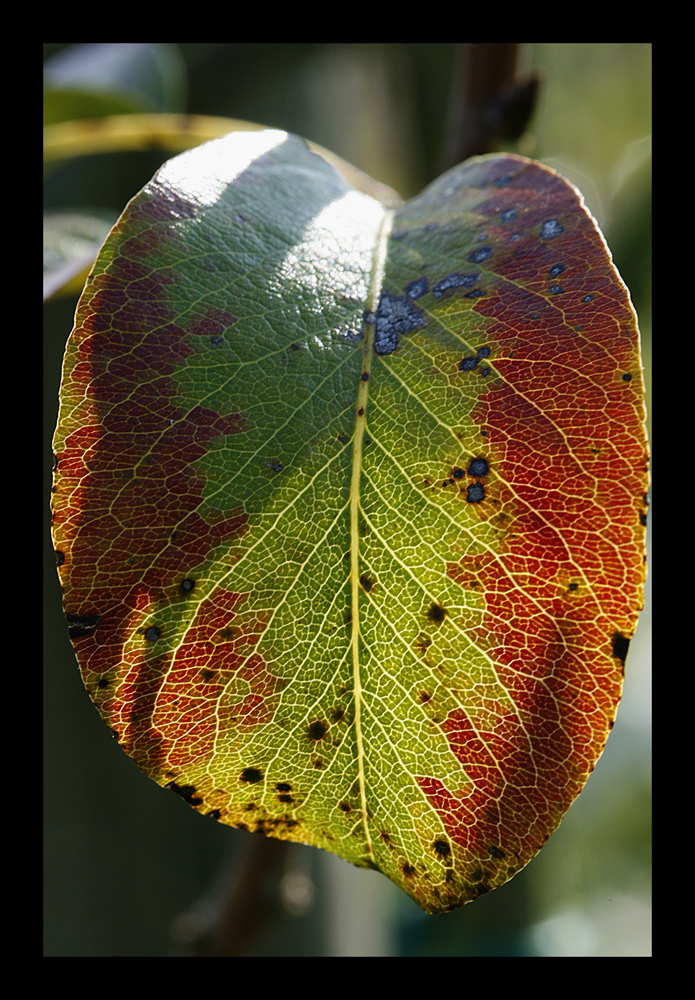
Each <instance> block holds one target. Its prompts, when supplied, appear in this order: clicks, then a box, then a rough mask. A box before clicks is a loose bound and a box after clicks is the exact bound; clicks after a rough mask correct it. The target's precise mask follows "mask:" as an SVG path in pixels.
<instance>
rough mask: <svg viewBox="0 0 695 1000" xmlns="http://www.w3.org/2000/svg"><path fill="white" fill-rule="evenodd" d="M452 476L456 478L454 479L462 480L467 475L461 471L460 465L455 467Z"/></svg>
mask: <svg viewBox="0 0 695 1000" xmlns="http://www.w3.org/2000/svg"><path fill="white" fill-rule="evenodd" d="M451 474H452V476H453V477H454V479H461V478H462V477H463V476H465V474H466V473H465V472H464V470H463V469H460V468H459V467H458V465H455V466H454V468H453V469H452V472H451Z"/></svg>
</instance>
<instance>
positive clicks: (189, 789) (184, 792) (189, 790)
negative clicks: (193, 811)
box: [164, 781, 203, 806]
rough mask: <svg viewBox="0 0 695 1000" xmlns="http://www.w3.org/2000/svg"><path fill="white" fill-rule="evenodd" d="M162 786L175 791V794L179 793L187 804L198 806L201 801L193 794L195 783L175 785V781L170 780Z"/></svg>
mask: <svg viewBox="0 0 695 1000" xmlns="http://www.w3.org/2000/svg"><path fill="white" fill-rule="evenodd" d="M164 787H165V788H168V789H170V791H172V792H176V794H177V795H180V796H181V798H182V799H184V800H185V801H186V802H187V803H188V804H189V806H199V805H200V804H201V802H202V801H203V800H202V799H201V798H199V797H198V796H197V795H196V794H195V785H177V784H176V782H175V781H170V782H169V784H168V785H165V786H164Z"/></svg>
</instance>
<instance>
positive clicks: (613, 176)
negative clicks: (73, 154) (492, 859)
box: [44, 42, 652, 957]
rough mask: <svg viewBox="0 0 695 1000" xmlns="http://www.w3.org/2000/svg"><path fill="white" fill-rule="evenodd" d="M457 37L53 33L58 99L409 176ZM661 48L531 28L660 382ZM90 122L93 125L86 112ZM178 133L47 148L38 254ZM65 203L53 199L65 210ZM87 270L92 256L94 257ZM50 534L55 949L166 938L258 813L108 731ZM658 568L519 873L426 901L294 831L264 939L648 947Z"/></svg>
mask: <svg viewBox="0 0 695 1000" xmlns="http://www.w3.org/2000/svg"><path fill="white" fill-rule="evenodd" d="M461 53H462V47H461V46H459V45H457V44H449V43H426V44H416V43H412V44H410V43H402V44H401V43H390V44H382V43H369V44H367V43H361V44H357V43H274V44H262V43H238V44H235V43H177V44H130V43H126V44H110V43H100V44H94V45H73V44H69V43H55V44H53V43H47V44H45V46H44V123H45V124H47V125H51V124H58V123H61V122H66V121H70V120H78V119H94V118H100V117H102V116H105V115H115V114H119V115H123V114H127V115H130V114H142V113H152V112H176V113H187V114H195V115H220V116H224V117H228V118H236V119H243V120H246V121H250V122H255V123H259V124H263V125H266V126H269V127H274V128H280V129H284V130H287V131H291V132H297V133H299V134H300V135H303V136H305V137H306V138H307V139H310V140H313V141H314V142H316V143H318V144H320V145H321V146H323V147H324V148H326V149H328V150H331V151H333V152H334V153H336V154H338V155H339V156H341V157H343V158H344V159H345V160H347V161H348V162H349V163H352V164H354V165H355V166H357V167H359V168H361V169H362V170H364V171H365V172H366V173H367V174H369V175H371V176H372V177H374V178H375V179H377V180H379V181H382V182H384V183H386V184H388V185H390V186H391V187H392V188H394V189H395V190H397V191H398V192H399V193H400V194H401V195H402V197H403V198H408V197H410V196H411V195H413V194H416V193H417V192H418V191H420V190H421V189H422V187H423V186H424V185H425V184H427V183H428V182H429V181H431V180H432V179H434V178H435V177H436V176H437V175H438V174H439V173H440V172H441V166H442V151H443V148H444V142H445V135H446V130H447V127H448V124H447V123H448V121H449V120H450V118H449V116H450V112H451V101H452V93H453V92H454V88H453V86H452V81H453V80H454V77H455V75H456V73H457V72H458V69H457V67H458V64H459V61H460V59H461ZM651 61H652V48H651V44H649V43H644V42H630V43H627V42H626V43H612V42H611V43H539V44H529V45H525V46H523V49H522V59H521V63H520V66H519V73H520V74H521V75H524V74H528V73H532V72H534V73H536V74H537V75H538V78H539V80H540V86H539V90H538V95H537V100H536V104H535V111H534V114H533V116H532V118H531V120H530V122H529V125H528V127H527V129H526V131H525V132H524V134H523V136H521V138H520V139H519V140H518V141H514V142H507V143H503V144H501V145H500V146H499V148H506V149H510V150H512V151H516V152H521V153H523V154H524V155H527V156H531V157H534V158H536V159H539V160H543V161H544V162H545V163H548V164H549V165H551V166H552V167H554V168H555V169H557V170H558V171H560V173H562V174H563V175H564V176H565V177H567V178H568V179H569V180H570V181H572V182H573V183H574V184H575V185H576V186H577V187H578V188H579V189H580V190H581V191H582V192H583V194H584V196H585V199H586V202H587V204H588V206H589V208H590V210H591V211H592V213H593V214H594V215H595V217H596V218H597V220H598V222H599V224H600V226H601V228H602V230H603V232H604V235H605V236H606V239H607V242H608V244H609V246H610V248H611V250H612V253H613V256H614V260H615V262H616V264H617V266H618V268H619V270H620V272H621V274H622V275H623V278H624V279H625V281H626V283H627V285H628V287H629V288H630V290H631V293H632V297H633V301H634V303H635V306H636V309H637V312H638V315H639V317H640V326H641V331H642V337H643V354H644V363H645V375H646V379H647V386H648V400H649V399H650V398H651V91H652V71H651ZM90 128H93V126H90ZM169 155H170V154H169V153H168V152H166V151H163V150H162V149H161V148H155V149H145V150H138V151H133V152H111V153H97V154H92V155H89V156H82V157H79V158H71V159H65V160H61V161H60V162H53V163H51V164H48V165H47V166H46V167H45V171H44V209H45V213H46V216H47V220H48V224H47V230H46V232H47V237H48V238H47V239H46V237H45V244H46V246H45V260H44V268H46V266H48V270H49V271H50V270H51V268H52V267H53V266H54V264H55V262H56V260H57V261H60V260H62V256H61V255H62V254H63V253H64V252H65V248H66V246H67V248H68V251H69V253H74V252H75V247H77V252H78V253H79V252H83V251H84V250H85V248H86V249H87V251H88V250H89V246H90V242H92V243H93V242H94V241H96V242H97V243H98V242H100V241H101V240H102V239H103V238H104V236H105V233H106V231H108V227H109V226H110V225H111V224H112V223H113V222H114V221H115V219H116V218H117V217H118V215H119V214H120V212H121V211H122V209H123V207H124V206H125V204H126V202H127V201H128V200H129V199H130V198H131V197H132V196H133V195H134V194H135V193H136V192H137V191H138V190H139V189H140V188H141V187H142V186H143V185H144V184H145V183H146V182H147V181H148V180H149V179H150V177H151V176H152V174H153V173H154V171H155V170H156V169H157V167H158V166H159V165H160V164H161V163H162V162H163V160H165V159H167V158H168V156H169ZM56 220H57V222H56ZM80 281H81V279H80ZM78 292H79V288H77V289H75V288H73V289H71V290H70V291H69V293H68V294H62V295H60V296H57V297H54V298H50V299H49V301H47V302H46V304H45V306H44V355H45V386H44V399H45V407H44V412H45V440H46V454H45V460H44V469H45V471H46V503H47V504H48V495H49V490H50V469H51V466H52V456H51V451H50V439H51V435H52V431H53V427H54V424H55V419H56V413H57V396H58V387H59V380H60V367H61V360H62V354H63V349H64V345H65V341H66V339H67V336H68V334H69V332H70V329H71V326H72V319H73V313H74V309H75V305H76V302H77V295H78ZM45 544H46V552H45V590H46V597H45V607H44V634H45V664H46V669H45V714H44V745H45V760H44V774H45V782H44V788H45V808H44V820H45V833H44V954H46V955H51V956H68V955H69V956H104V957H107V956H135V955H143V956H152V957H156V956H167V955H178V954H186V947H187V941H188V940H190V938H191V937H194V936H195V934H196V929H197V927H198V926H199V925H200V924H201V922H204V921H205V919H206V914H207V913H208V912H211V909H212V908H214V902H215V898H216V892H217V890H218V886H219V885H220V884H224V883H225V881H226V880H228V879H230V878H231V879H232V880H233V879H234V878H235V877H237V876H238V875H239V873H240V872H241V871H243V865H244V858H245V855H246V853H247V852H248V850H249V841H250V839H251V838H250V836H249V835H248V834H245V833H243V832H241V831H236V830H230V829H227V828H225V827H222V826H220V825H217V824H215V823H214V822H211V821H208V820H206V819H204V818H203V817H200V816H198V815H197V814H195V813H194V812H193V810H191V809H190V808H189V807H188V806H187V805H186V804H185V803H184V802H183V801H182V800H181V799H180V798H179V797H177V796H174V795H170V794H168V793H167V792H165V791H163V790H161V789H160V788H159V787H158V786H156V785H155V784H154V783H153V782H150V781H149V780H148V779H147V778H145V777H144V776H143V775H142V774H141V773H140V772H139V770H138V769H137V767H136V766H135V765H134V764H133V763H132V762H131V761H130V760H129V759H128V758H127V757H126V756H125V755H124V754H123V752H122V751H121V750H120V749H119V748H118V746H117V745H116V744H115V743H114V741H113V740H112V738H111V736H110V734H109V733H108V731H107V730H106V728H105V727H104V726H103V724H102V723H101V720H100V719H99V717H98V715H97V713H96V711H95V709H94V708H93V707H92V705H91V702H90V701H89V699H88V697H87V695H86V693H85V691H84V689H83V687H82V683H81V681H80V678H79V674H78V670H77V666H76V663H75V659H74V656H73V654H72V649H71V647H70V644H69V642H68V638H67V631H66V628H65V624H64V620H63V617H62V612H61V606H60V591H59V587H58V582H57V577H56V574H55V560H54V556H53V552H52V548H51V543H50V537H49V535H48V532H47V534H46V543H45ZM650 594H651V579H650V580H649V582H648V602H647V606H646V609H645V612H644V613H643V615H642V618H641V620H640V625H639V628H638V632H637V635H636V637H635V639H634V640H633V643H632V646H631V649H630V654H629V657H628V661H627V669H626V689H625V696H624V699H623V703H622V705H621V708H620V712H619V714H618V721H617V723H616V726H615V728H614V730H613V732H612V734H611V738H610V740H609V742H608V747H607V749H606V751H605V753H604V755H603V756H602V758H601V760H600V761H599V764H598V765H597V767H596V770H595V772H594V774H593V775H592V777H591V779H590V780H589V783H588V785H587V787H586V789H585V791H584V792H583V793H582V795H581V796H580V797H579V799H578V800H577V801H576V802H575V804H574V805H573V806H572V808H571V809H570V811H569V813H568V814H567V816H566V818H565V819H564V821H563V823H562V825H561V827H560V829H559V831H558V832H557V833H555V834H554V835H553V836H552V837H551V838H550V840H549V841H548V843H547V844H546V846H545V847H544V848H543V850H542V852H541V853H540V855H539V856H538V857H537V858H536V859H535V860H534V861H533V862H532V863H531V864H530V865H529V866H528V867H527V868H526V869H525V870H524V871H523V872H522V873H521V874H520V875H518V876H517V877H516V878H515V879H514V880H513V881H512V882H510V883H508V884H507V885H506V886H504V887H502V888H501V889H498V890H496V891H495V892H493V893H490V894H489V895H487V896H484V897H482V898H481V899H479V900H477V901H476V902H475V903H473V904H471V905H470V906H467V907H465V908H464V909H462V910H458V911H455V912H453V913H450V914H446V915H442V916H438V917H430V916H426V915H425V914H423V913H422V912H421V911H420V910H419V909H418V908H417V907H416V906H415V904H414V903H412V902H411V901H410V900H409V899H408V898H407V897H406V896H404V895H403V894H402V893H400V891H399V890H398V889H396V888H395V887H394V886H393V885H392V884H391V883H390V882H389V881H388V880H387V879H386V878H384V877H383V876H381V875H379V874H378V873H375V872H370V871H361V870H358V869H356V868H352V867H351V866H349V865H348V864H347V863H345V862H342V861H340V860H339V859H337V858H334V857H332V856H330V855H327V854H324V853H322V852H319V851H315V850H313V849H311V848H305V847H302V846H300V845H292V846H291V848H290V850H289V851H288V853H287V855H286V857H285V859H284V861H283V864H282V868H281V870H279V871H277V872H275V873H274V874H273V876H272V878H271V877H269V884H268V886H267V892H268V905H269V906H270V907H271V909H272V919H270V920H269V921H268V922H267V923H266V925H265V926H264V928H263V929H262V930H261V931H260V932H259V934H258V935H257V936H256V938H255V939H254V941H253V943H252V944H251V945H250V946H249V947H248V949H247V952H246V953H247V954H249V955H253V956H354V957H358V956H372V955H383V956H393V957H398V956H437V955H442V956H464V955H470V956H478V957H487V956H506V957H513V956H597V957H598V956H641V955H648V954H650V953H651V708H650V706H651V678H650V666H651V659H650V654H651V610H650V609H651V601H650V600H649V595H650Z"/></svg>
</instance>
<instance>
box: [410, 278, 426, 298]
mask: <svg viewBox="0 0 695 1000" xmlns="http://www.w3.org/2000/svg"><path fill="white" fill-rule="evenodd" d="M429 287H430V285H429V281H428V280H427V278H417V279H416V280H415V281H411V282H410V284H409V285H408V287H407V288H406V290H405V294H406V295H407V296H408V297H409V298H411V299H419V298H420V297H421V296H422V295H426V294H427V292H428V290H429Z"/></svg>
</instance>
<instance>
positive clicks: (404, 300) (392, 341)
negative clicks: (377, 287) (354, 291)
mask: <svg viewBox="0 0 695 1000" xmlns="http://www.w3.org/2000/svg"><path fill="white" fill-rule="evenodd" d="M422 326H427V319H426V318H425V314H424V313H423V311H422V309H420V307H419V306H417V305H415V303H414V302H413V300H412V298H410V296H408V295H388V294H387V293H382V295H381V298H380V299H379V305H378V306H377V310H376V314H375V318H374V350H375V351H376V353H377V354H391V353H392V352H393V351H395V350H396V348H397V347H398V336H399V334H400V335H403V334H408V333H412V331H413V330H417V329H419V328H420V327H422Z"/></svg>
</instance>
